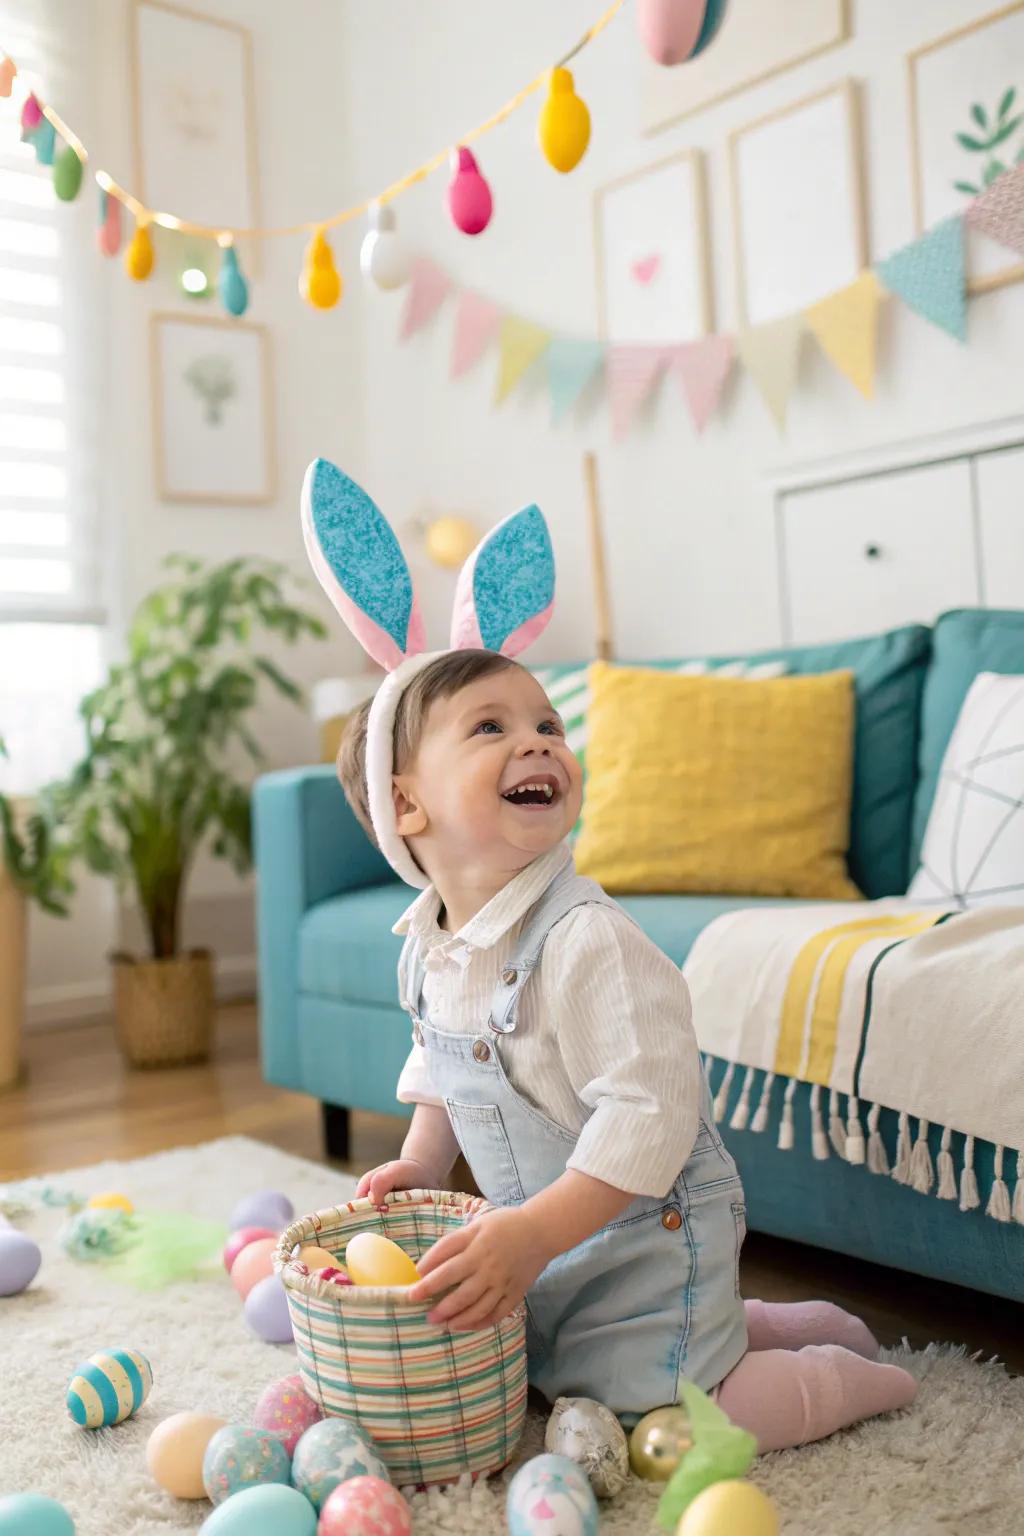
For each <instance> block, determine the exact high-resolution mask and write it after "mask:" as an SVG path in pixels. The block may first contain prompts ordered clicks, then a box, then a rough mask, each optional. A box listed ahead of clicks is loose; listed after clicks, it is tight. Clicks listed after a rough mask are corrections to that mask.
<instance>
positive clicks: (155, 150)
mask: <svg viewBox="0 0 1024 1536" xmlns="http://www.w3.org/2000/svg"><path fill="white" fill-rule="evenodd" d="M132 55H133V63H134V68H133V71H132V76H133V93H132V117H133V133H134V142H135V169H136V185H137V186H138V188H139V195H140V197H141V199H142V201H143V202H144V203H145V204H146V206H147V207H149V208H152V209H153V210H154V211H159V212H164V213H170V214H172V215H174V216H176V217H179V218H186V219H188V220H190V221H191V222H193V223H196V224H205V225H210V226H211V227H213V228H235V229H251V228H255V227H257V226H258V225H259V224H260V189H259V173H258V165H257V154H256V116H255V88H254V84H253V62H252V34H251V33H250V32H249V31H248V30H247V29H246V28H245V27H243V26H240V25H239V24H238V23H236V22H231V21H224V20H222V19H221V18H220V17H217V16H207V15H203V14H202V13H200V12H198V11H192V10H186V9H184V8H180V7H178V6H176V5H168V4H165V3H164V0H133V3H132ZM246 250H247V254H246V258H245V260H246V265H247V267H248V268H249V270H250V272H255V271H256V270H257V268H258V246H257V243H256V242H255V241H247V242H246Z"/></svg>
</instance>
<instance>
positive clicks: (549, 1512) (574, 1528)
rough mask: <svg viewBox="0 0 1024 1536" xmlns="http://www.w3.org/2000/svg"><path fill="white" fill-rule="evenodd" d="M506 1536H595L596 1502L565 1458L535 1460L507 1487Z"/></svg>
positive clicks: (583, 1477)
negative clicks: (507, 1531) (507, 1532)
mask: <svg viewBox="0 0 1024 1536" xmlns="http://www.w3.org/2000/svg"><path fill="white" fill-rule="evenodd" d="M506 1513H507V1515H508V1528H509V1536H597V1533H598V1515H597V1500H596V1499H595V1498H594V1494H593V1490H592V1489H591V1486H590V1483H589V1482H588V1481H587V1475H586V1473H585V1472H584V1471H583V1470H582V1468H581V1467H578V1466H577V1465H576V1463H575V1462H574V1461H569V1459H568V1457H566V1456H550V1455H549V1456H534V1457H533V1459H532V1461H528V1462H527V1463H526V1464H525V1466H522V1467H520V1468H519V1471H518V1472H517V1473H516V1475H515V1477H514V1478H513V1479H512V1481H511V1483H510V1484H509V1489H508V1502H507V1504H506Z"/></svg>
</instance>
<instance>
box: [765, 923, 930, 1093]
mask: <svg viewBox="0 0 1024 1536" xmlns="http://www.w3.org/2000/svg"><path fill="white" fill-rule="evenodd" d="M943 915H944V914H943V913H942V912H934V911H933V912H898V913H897V912H890V913H880V914H878V915H877V916H875V917H859V918H854V919H853V920H851V921H850V922H847V923H837V924H836V926H835V927H834V928H825V929H823V930H822V931H821V932H820V933H816V934H814V936H813V937H812V938H810V939H808V941H807V943H806V944H805V945H804V946H803V948H802V949H801V950H800V952H799V953H798V955H797V957H796V959H795V960H794V962H793V966H792V969H791V970H790V973H789V981H788V982H787V984H786V995H785V997H784V999H783V1003H782V1016H781V1019H780V1024H779V1040H778V1044H777V1046H776V1049H775V1072H776V1074H777V1075H778V1076H783V1077H799V1078H801V1079H802V1080H803V1081H804V1082H809V1083H820V1084H821V1085H822V1086H823V1087H828V1086H829V1080H830V1078H831V1075H832V1065H833V1062H834V1060H835V1052H836V1039H837V1035H838V1030H839V1008H840V1004H841V1002H842V997H843V988H844V986H845V984H846V973H847V971H848V970H849V967H850V963H851V961H852V960H853V958H854V956H855V955H856V954H857V952H858V950H860V949H861V948H862V947H863V946H864V945H865V944H870V943H873V942H874V941H875V940H877V939H892V940H894V941H895V940H897V939H905V938H912V937H913V935H914V934H915V933H922V932H923V931H924V930H925V929H927V928H931V927H934V925H935V924H936V923H937V922H939V921H940V919H941V918H942V916H943ZM815 983H817V991H816V993H815V997H814V1007H813V1011H812V1013H811V1023H810V1040H809V1043H808V1051H807V1066H806V1068H803V1057H804V1040H805V1036H806V1034H807V1013H808V1006H809V1004H810V1002H811V996H812V993H813V992H815Z"/></svg>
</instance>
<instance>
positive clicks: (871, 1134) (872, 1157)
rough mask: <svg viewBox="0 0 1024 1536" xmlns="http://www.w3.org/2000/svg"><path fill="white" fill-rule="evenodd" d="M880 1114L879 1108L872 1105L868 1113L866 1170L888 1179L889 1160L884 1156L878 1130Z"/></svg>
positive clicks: (883, 1148)
mask: <svg viewBox="0 0 1024 1536" xmlns="http://www.w3.org/2000/svg"><path fill="white" fill-rule="evenodd" d="M881 1113H882V1110H881V1106H880V1105H878V1104H872V1106H871V1108H870V1110H869V1111H868V1168H869V1169H870V1170H871V1172H872V1173H880V1174H881V1175H882V1176H883V1177H888V1174H889V1159H888V1157H887V1156H886V1152H885V1143H884V1141H883V1140H882V1134H881V1132H880V1131H879V1129H878V1121H879V1117H880V1116H881Z"/></svg>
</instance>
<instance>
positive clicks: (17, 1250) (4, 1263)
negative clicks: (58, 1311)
mask: <svg viewBox="0 0 1024 1536" xmlns="http://www.w3.org/2000/svg"><path fill="white" fill-rule="evenodd" d="M42 1262H43V1255H42V1253H41V1251H40V1248H39V1244H38V1243H34V1242H33V1241H32V1239H31V1238H30V1237H26V1236H25V1233H24V1232H18V1231H16V1230H15V1228H14V1227H4V1228H3V1229H2V1230H0V1296H17V1295H18V1293H19V1292H20V1291H23V1290H24V1289H25V1287H26V1286H27V1285H31V1283H32V1281H33V1280H34V1279H35V1277H36V1272H37V1271H38V1269H39V1266H40V1264H41V1263H42Z"/></svg>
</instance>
